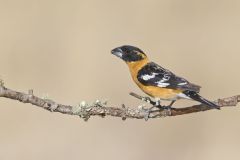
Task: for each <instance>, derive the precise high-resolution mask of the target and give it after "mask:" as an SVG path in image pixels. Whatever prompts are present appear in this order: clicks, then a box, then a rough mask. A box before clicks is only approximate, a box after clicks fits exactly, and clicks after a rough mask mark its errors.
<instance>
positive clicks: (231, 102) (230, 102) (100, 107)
mask: <svg viewBox="0 0 240 160" xmlns="http://www.w3.org/2000/svg"><path fill="white" fill-rule="evenodd" d="M131 95H132V96H134V97H136V98H138V99H143V98H144V97H142V96H140V95H137V94H135V93H131ZM0 97H5V98H9V99H12V100H18V101H20V102H22V103H30V104H32V105H34V106H38V107H40V108H43V109H46V110H48V111H51V112H60V113H63V114H69V115H77V116H79V117H81V118H83V119H84V120H88V119H89V118H90V116H101V117H104V116H113V117H120V118H122V119H123V120H125V119H126V118H135V119H146V114H147V115H148V112H147V109H145V108H144V107H138V108H135V109H134V108H129V107H126V106H125V105H122V107H108V106H106V104H105V103H102V102H100V101H96V102H95V103H93V104H90V105H89V104H87V103H86V102H81V104H80V105H78V106H72V105H64V104H60V103H57V102H55V101H53V100H51V99H46V98H40V97H37V96H35V95H34V94H33V91H32V90H29V91H28V93H23V92H18V91H15V90H11V89H9V88H6V87H5V86H4V84H3V83H1V84H0ZM238 102H240V95H237V96H232V97H228V98H221V99H218V100H217V101H216V104H218V105H219V106H220V107H221V108H222V107H233V106H236V105H237V104H238ZM211 109H212V108H209V107H208V106H205V105H203V104H199V105H194V106H190V107H183V108H172V109H171V110H157V111H154V112H152V113H150V114H149V116H148V118H160V117H167V116H177V115H183V114H190V113H195V112H201V111H207V110H211ZM216 111H217V110H216Z"/></svg>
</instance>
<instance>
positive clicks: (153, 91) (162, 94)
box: [135, 81, 182, 100]
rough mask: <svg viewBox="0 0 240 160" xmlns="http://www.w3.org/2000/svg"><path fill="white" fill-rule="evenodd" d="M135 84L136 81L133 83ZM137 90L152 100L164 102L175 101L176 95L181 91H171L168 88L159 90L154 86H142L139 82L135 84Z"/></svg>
mask: <svg viewBox="0 0 240 160" xmlns="http://www.w3.org/2000/svg"><path fill="white" fill-rule="evenodd" d="M135 82H136V81H135ZM136 83H137V85H138V86H139V88H141V90H142V91H143V92H145V93H146V94H148V95H149V96H151V97H154V98H160V99H164V100H175V99H178V97H179V96H178V94H179V93H181V92H182V91H181V90H173V89H168V88H160V87H156V86H144V85H142V84H140V83H139V82H136Z"/></svg>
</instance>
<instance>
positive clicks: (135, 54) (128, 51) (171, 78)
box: [111, 45, 220, 109]
mask: <svg viewBox="0 0 240 160" xmlns="http://www.w3.org/2000/svg"><path fill="white" fill-rule="evenodd" d="M111 53H112V54H113V55H115V56H117V57H118V58H120V59H122V60H123V61H125V62H126V64H127V66H128V68H129V71H130V73H131V77H132V79H133V81H134V82H135V83H136V84H137V86H138V87H139V88H140V89H141V90H142V91H143V92H145V93H146V94H147V95H149V96H150V97H152V98H154V99H155V100H156V101H154V102H153V101H151V99H150V98H149V97H148V98H149V102H151V104H153V105H154V106H156V107H158V108H162V106H161V105H160V102H161V101H162V100H167V101H170V102H171V103H170V104H169V105H168V106H165V107H167V108H168V109H169V108H171V106H172V105H173V104H174V103H175V101H176V100H179V99H189V100H194V101H197V102H200V103H201V104H204V105H206V106H208V107H211V108H215V109H220V107H219V106H218V105H217V104H215V103H213V102H211V101H209V100H207V99H205V98H203V97H202V96H200V95H199V92H200V88H201V87H200V86H199V85H196V84H193V83H190V82H189V81H187V80H186V79H185V78H182V77H180V76H177V75H175V74H174V73H173V72H171V71H170V70H168V69H165V68H163V67H161V66H160V65H158V64H157V63H155V62H151V61H149V59H148V57H147V55H146V54H145V53H144V52H143V51H142V50H141V49H139V48H137V47H135V46H131V45H123V46H120V47H117V48H114V49H113V50H112V51H111Z"/></svg>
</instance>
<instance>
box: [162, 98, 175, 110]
mask: <svg viewBox="0 0 240 160" xmlns="http://www.w3.org/2000/svg"><path fill="white" fill-rule="evenodd" d="M175 102H176V100H173V101H172V102H171V103H170V104H169V105H168V106H161V107H162V109H167V110H171V109H172V105H173V104H174V103H175Z"/></svg>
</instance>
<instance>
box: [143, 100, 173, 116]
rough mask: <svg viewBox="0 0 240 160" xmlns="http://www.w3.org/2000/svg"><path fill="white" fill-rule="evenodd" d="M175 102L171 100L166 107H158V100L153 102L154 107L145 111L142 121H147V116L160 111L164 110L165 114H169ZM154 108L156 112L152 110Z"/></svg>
mask: <svg viewBox="0 0 240 160" xmlns="http://www.w3.org/2000/svg"><path fill="white" fill-rule="evenodd" d="M175 102H176V100H173V101H172V102H171V103H170V104H169V105H168V106H162V105H160V100H157V101H156V102H155V105H153V106H152V107H150V108H149V109H148V110H147V111H146V115H145V116H144V119H145V120H146V121H147V120H148V118H149V115H150V114H151V113H153V112H159V111H161V110H166V111H167V112H171V109H172V108H171V107H172V105H173V104H174V103H175ZM154 108H158V109H157V110H153V109H154Z"/></svg>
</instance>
